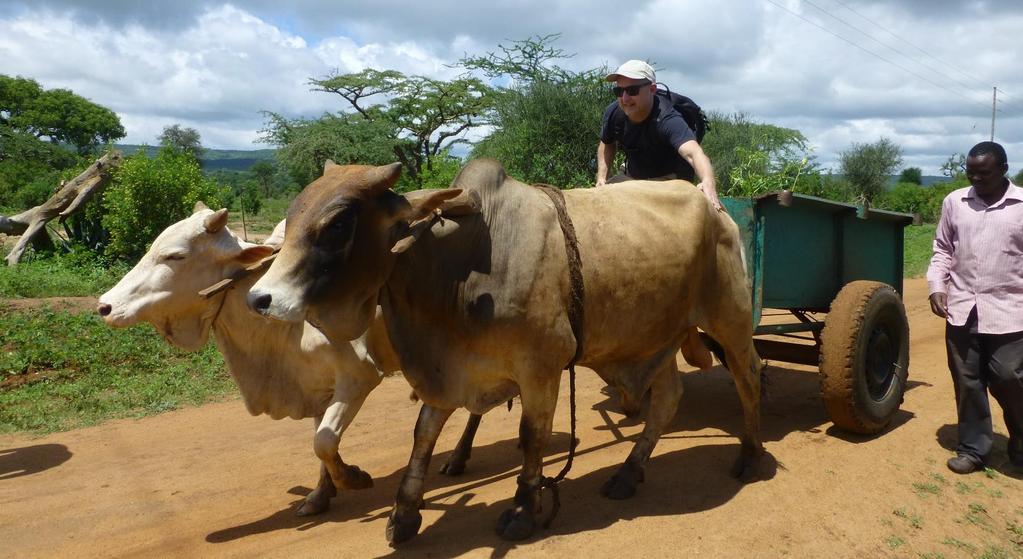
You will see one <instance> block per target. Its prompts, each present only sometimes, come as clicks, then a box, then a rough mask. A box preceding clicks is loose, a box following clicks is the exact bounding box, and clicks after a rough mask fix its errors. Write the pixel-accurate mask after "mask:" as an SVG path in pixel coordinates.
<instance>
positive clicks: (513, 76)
mask: <svg viewBox="0 0 1023 559" xmlns="http://www.w3.org/2000/svg"><path fill="white" fill-rule="evenodd" d="M556 37H557V36H556V35H547V36H538V37H533V38H529V39H526V40H523V41H515V42H513V43H512V44H511V45H510V46H504V45H500V46H499V47H498V48H499V50H500V53H488V54H486V55H484V56H476V57H466V58H464V59H462V60H461V62H460V63H461V65H462V66H463V67H464V68H466V69H467V70H474V71H480V72H483V73H484V74H485V75H486V76H487V77H489V78H501V79H504V80H506V81H508V82H509V84H508V85H507V86H505V87H501V88H498V89H497V90H496V91H495V94H494V105H493V110H492V112H491V114H490V124H491V125H492V126H493V131H492V132H491V133H490V134H489V135H488V136H487V137H485V138H484V139H483V140H481V141H480V142H479V143H477V144H476V145H475V146H474V148H473V150H472V154H471V156H472V157H492V158H494V159H497V160H498V161H500V162H501V163H502V164H504V166H505V168H506V169H507V171H508V172H509V173H510V174H512V175H514V176H515V177H517V178H519V179H522V180H525V181H528V182H541V183H548V184H553V185H555V186H560V187H571V186H579V185H587V184H593V177H594V175H595V173H596V151H597V142H598V140H599V134H600V121H601V117H602V116H603V113H604V109H605V108H606V107H607V105H608V104H609V103H611V102H612V101H614V95H612V93H611V89H610V87H608V85H607V84H606V83H605V82H604V81H603V76H604V74H605V73H606V72H605V69H604V68H596V69H592V70H589V71H585V72H570V71H568V70H565V69H563V68H560V67H559V66H557V65H556V64H554V63H553V61H554V60H557V59H562V58H568V57H569V55H566V54H565V53H564V52H562V51H561V50H560V49H556V48H554V47H553V46H551V44H550V43H551V42H552V41H553V40H554V39H556Z"/></svg>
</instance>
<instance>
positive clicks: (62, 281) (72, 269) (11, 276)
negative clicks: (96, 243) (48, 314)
mask: <svg viewBox="0 0 1023 559" xmlns="http://www.w3.org/2000/svg"><path fill="white" fill-rule="evenodd" d="M29 254H30V255H31V256H36V255H35V254H34V253H29ZM128 269H129V266H128V265H127V264H125V263H118V264H112V265H111V264H110V263H109V262H108V261H107V260H106V259H105V258H103V257H102V256H99V255H97V254H95V253H93V252H90V251H87V250H80V251H76V252H70V253H65V254H54V255H51V256H47V257H45V258H28V259H24V260H22V261H21V263H19V264H18V265H17V266H0V297H58V296H59V297H84V296H89V295H99V294H100V293H103V292H104V291H106V290H107V289H110V288H111V287H112V286H113V285H114V284H116V283H117V282H118V280H120V278H121V277H122V276H123V275H124V274H126V273H127V272H128Z"/></svg>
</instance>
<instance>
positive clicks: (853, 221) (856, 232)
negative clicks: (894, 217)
mask: <svg viewBox="0 0 1023 559" xmlns="http://www.w3.org/2000/svg"><path fill="white" fill-rule="evenodd" d="M903 227H904V224H902V223H897V222H894V221H887V220H878V219H861V218H859V217H857V216H856V215H844V216H842V229H843V234H842V237H843V241H844V242H843V246H842V250H840V251H839V254H840V255H841V257H842V268H841V269H842V284H841V285H844V284H846V283H849V282H851V281H855V280H874V281H880V282H884V283H887V284H888V285H890V286H892V287H894V288H895V290H896V291H898V292H899V294H900V295H901V294H902V270H903V259H902V257H903V235H904V231H903Z"/></svg>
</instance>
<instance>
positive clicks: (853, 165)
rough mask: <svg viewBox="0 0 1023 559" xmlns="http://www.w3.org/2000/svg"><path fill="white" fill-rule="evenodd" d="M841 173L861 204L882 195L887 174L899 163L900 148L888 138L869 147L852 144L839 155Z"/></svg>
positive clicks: (887, 177)
mask: <svg viewBox="0 0 1023 559" xmlns="http://www.w3.org/2000/svg"><path fill="white" fill-rule="evenodd" d="M839 161H840V164H841V169H842V174H843V175H845V178H846V180H848V181H849V183H850V184H851V185H852V187H853V188H854V189H855V190H856V194H857V197H858V198H859V199H860V201H861V202H868V203H869V202H870V201H872V200H873V199H874V198H875V197H877V196H878V195H879V194H881V193H882V192H884V190H885V185H887V184H888V179H889V177H890V176H891V174H892V173H893V172H894V171H895V169H897V168H898V167H899V165H901V164H902V148H901V147H899V146H898V145H897V144H896V143H895V142H893V141H891V140H889V139H888V138H881V139H880V140H878V141H876V142H874V143H872V144H853V145H852V147H851V148H849V149H848V150H846V151H843V152H841V153H840V154H839Z"/></svg>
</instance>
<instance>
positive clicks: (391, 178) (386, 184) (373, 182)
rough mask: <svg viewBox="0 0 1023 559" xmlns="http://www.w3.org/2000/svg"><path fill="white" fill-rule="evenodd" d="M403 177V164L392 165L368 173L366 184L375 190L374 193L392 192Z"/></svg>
mask: <svg viewBox="0 0 1023 559" xmlns="http://www.w3.org/2000/svg"><path fill="white" fill-rule="evenodd" d="M400 177H401V163H391V164H390V165H384V166H383V167H376V168H375V169H372V170H371V171H369V172H368V173H366V182H367V183H369V185H370V186H371V187H372V188H373V191H374V192H383V191H385V190H390V189H391V188H393V187H394V184H395V183H397V182H398V179H399V178H400Z"/></svg>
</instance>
